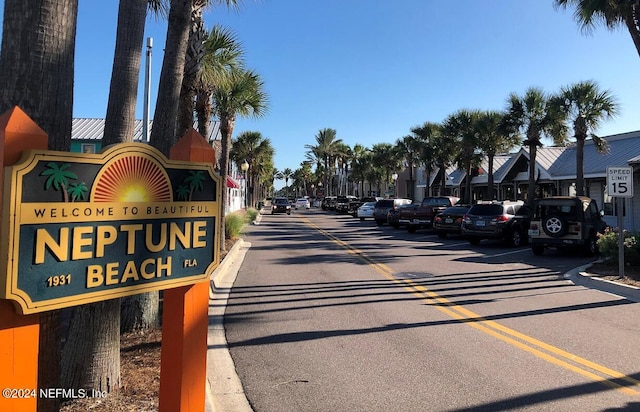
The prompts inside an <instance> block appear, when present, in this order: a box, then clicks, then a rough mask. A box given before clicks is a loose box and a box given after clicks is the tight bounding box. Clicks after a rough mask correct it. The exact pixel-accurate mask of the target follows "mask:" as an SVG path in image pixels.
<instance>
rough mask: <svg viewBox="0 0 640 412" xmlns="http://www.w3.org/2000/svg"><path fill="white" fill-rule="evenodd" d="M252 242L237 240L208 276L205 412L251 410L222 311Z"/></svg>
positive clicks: (245, 411)
mask: <svg viewBox="0 0 640 412" xmlns="http://www.w3.org/2000/svg"><path fill="white" fill-rule="evenodd" d="M250 247H251V243H248V242H245V241H243V240H242V239H240V240H239V241H238V242H236V244H235V245H234V246H233V247H232V248H231V250H230V251H229V253H228V254H227V256H226V257H225V259H224V260H223V261H222V263H220V265H219V266H218V268H217V269H216V270H215V271H214V272H213V275H212V276H211V287H210V289H209V334H208V337H207V345H208V348H209V349H208V350H207V401H206V411H207V412H249V411H253V409H252V408H251V406H250V405H249V401H247V398H246V396H245V394H244V390H243V388H242V383H241V382H240V378H239V377H238V374H237V373H236V368H235V365H234V364H233V359H231V355H230V354H229V350H228V349H227V339H226V337H225V332H224V311H225V307H226V305H227V299H228V297H229V292H230V291H231V287H232V286H233V282H234V281H235V279H236V276H237V274H238V270H239V269H240V266H241V265H242V261H243V260H244V257H245V255H246V254H247V251H248V250H249V248H250Z"/></svg>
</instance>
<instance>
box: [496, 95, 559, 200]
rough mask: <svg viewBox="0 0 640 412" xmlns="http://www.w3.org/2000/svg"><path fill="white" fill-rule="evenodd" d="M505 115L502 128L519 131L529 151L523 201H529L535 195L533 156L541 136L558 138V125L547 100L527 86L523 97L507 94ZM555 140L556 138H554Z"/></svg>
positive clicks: (555, 115)
mask: <svg viewBox="0 0 640 412" xmlns="http://www.w3.org/2000/svg"><path fill="white" fill-rule="evenodd" d="M507 111H508V114H507V117H506V121H505V125H506V126H507V127H509V128H512V129H513V130H517V131H518V132H520V131H521V132H522V134H523V135H524V138H525V140H524V141H523V142H522V143H523V144H524V145H526V146H527V147H528V148H529V187H528V188H527V199H526V201H527V202H532V201H533V199H534V198H535V194H536V187H535V183H536V154H537V151H538V147H540V146H542V136H543V135H545V136H549V137H552V138H553V136H559V132H560V130H559V126H560V125H561V124H562V121H561V119H558V117H557V113H555V112H552V111H551V110H550V108H549V97H548V96H547V95H546V94H545V93H544V92H543V91H542V89H540V88H537V87H530V88H529V89H527V90H526V91H525V93H524V95H523V96H518V95H517V94H515V93H511V94H510V95H509V98H508V109H507ZM556 140H557V138H556Z"/></svg>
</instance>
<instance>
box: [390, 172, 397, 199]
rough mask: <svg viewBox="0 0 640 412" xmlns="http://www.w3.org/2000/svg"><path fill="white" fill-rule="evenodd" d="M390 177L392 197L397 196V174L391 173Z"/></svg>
mask: <svg viewBox="0 0 640 412" xmlns="http://www.w3.org/2000/svg"><path fill="white" fill-rule="evenodd" d="M391 178H392V179H393V197H398V185H397V183H398V174H397V173H394V174H392V175H391Z"/></svg>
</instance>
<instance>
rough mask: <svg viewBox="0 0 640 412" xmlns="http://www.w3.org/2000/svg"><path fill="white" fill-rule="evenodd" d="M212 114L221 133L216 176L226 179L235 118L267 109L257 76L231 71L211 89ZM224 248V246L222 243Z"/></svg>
mask: <svg viewBox="0 0 640 412" xmlns="http://www.w3.org/2000/svg"><path fill="white" fill-rule="evenodd" d="M213 102H214V113H215V114H216V115H217V117H218V119H219V121H220V134H221V135H222V154H221V160H220V176H221V177H222V181H223V182H226V179H227V174H228V173H229V170H228V169H229V152H230V150H231V147H230V146H231V135H232V134H233V129H234V127H235V122H236V117H237V116H243V117H260V116H262V115H263V114H264V113H265V112H266V110H267V95H266V93H265V91H264V84H263V82H262V80H261V79H260V76H259V75H258V74H257V73H255V72H254V71H251V70H242V69H241V70H235V71H232V72H231V73H230V74H229V76H228V78H227V79H226V80H225V81H224V82H222V83H221V84H219V85H218V86H217V87H216V88H215V89H214V91H213ZM221 198H222V204H223V205H226V202H227V191H226V190H223V191H222V196H221ZM224 217H225V213H224V209H223V213H222V218H221V219H220V225H221V227H220V232H221V233H220V236H221V242H220V244H221V245H224V239H225V233H224V232H225V230H224V220H225V219H224ZM223 248H224V246H223Z"/></svg>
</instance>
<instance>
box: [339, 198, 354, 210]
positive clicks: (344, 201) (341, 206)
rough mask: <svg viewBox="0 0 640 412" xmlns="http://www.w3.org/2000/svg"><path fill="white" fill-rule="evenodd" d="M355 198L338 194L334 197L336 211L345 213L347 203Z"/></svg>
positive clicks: (347, 206) (347, 207) (347, 208)
mask: <svg viewBox="0 0 640 412" xmlns="http://www.w3.org/2000/svg"><path fill="white" fill-rule="evenodd" d="M354 200H356V197H355V196H351V195H349V196H338V197H337V198H336V212H338V213H347V212H348V211H349V203H351V202H352V201H354Z"/></svg>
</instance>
